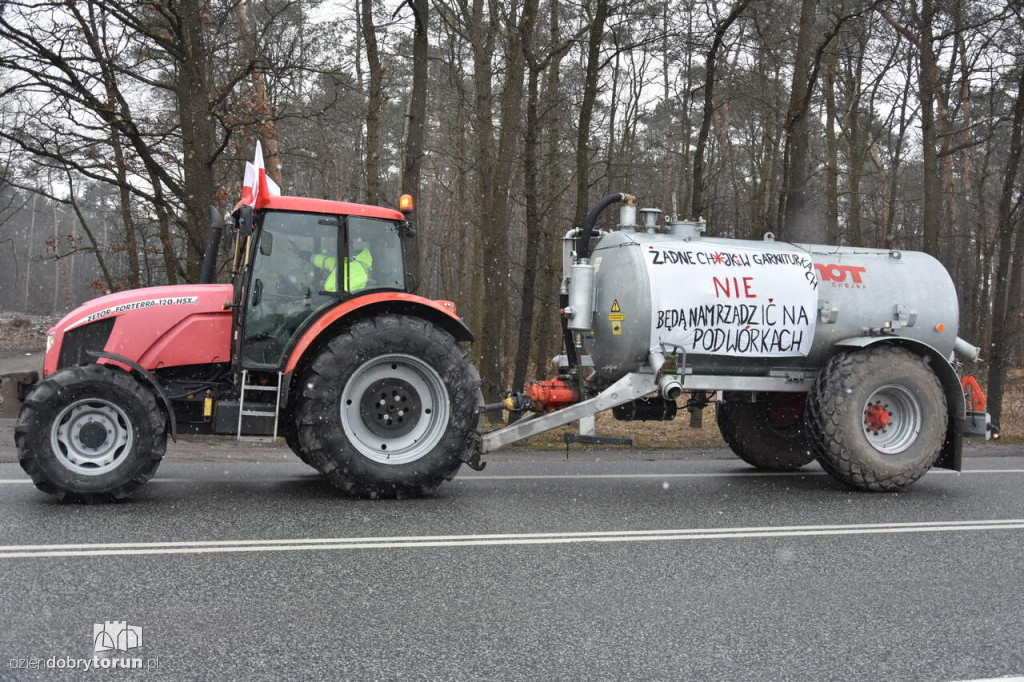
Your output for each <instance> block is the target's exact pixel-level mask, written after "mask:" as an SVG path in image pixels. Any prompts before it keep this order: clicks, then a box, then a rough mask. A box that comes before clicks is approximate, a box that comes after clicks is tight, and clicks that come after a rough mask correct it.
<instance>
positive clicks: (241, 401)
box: [237, 369, 281, 443]
mask: <svg viewBox="0 0 1024 682" xmlns="http://www.w3.org/2000/svg"><path fill="white" fill-rule="evenodd" d="M252 391H261V392H270V391H272V392H273V393H274V402H273V403H253V404H252V405H250V406H249V407H246V405H245V394H246V393H247V392H252ZM271 405H273V410H271V409H269V408H270V407H271ZM280 405H281V373H280V372H278V373H277V385H276V386H264V385H263V384H250V383H249V371H248V370H244V369H243V370H242V392H241V394H240V395H239V397H238V434H237V439H238V440H244V441H251V442H257V443H273V442H276V441H277V415H278V412H279V411H280ZM244 417H273V418H274V435H273V436H243V435H242V419H243V418H244Z"/></svg>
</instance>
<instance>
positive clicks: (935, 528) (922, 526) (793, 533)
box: [0, 519, 1024, 559]
mask: <svg viewBox="0 0 1024 682" xmlns="http://www.w3.org/2000/svg"><path fill="white" fill-rule="evenodd" d="M986 530H1024V519H1009V520H991V521H924V522H917V523H879V524H847V525H831V526H765V527H749V528H703V529H701V528H691V529H678V530H640V531H591V532H578V533H520V534H497V535H436V536H434V535H427V536H405V537H403V536H395V537H368V538H294V539H277V540H209V541H187V542H150V543H146V542H141V543H109V544H91V545H89V544H69V545H7V546H0V559H17V558H30V557H71V556H124V555H147V554H149V555H151V554H211V553H228V552H281V551H309V550H343V549H398V548H411V547H481V546H502V545H503V546H512V545H558V544H579V543H599V542H603V543H610V542H652V541H680V540H721V539H732V538H773V537H807V536H842V535H869V534H894V533H934V532H951V531H986Z"/></svg>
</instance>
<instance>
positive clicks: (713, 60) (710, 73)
mask: <svg viewBox="0 0 1024 682" xmlns="http://www.w3.org/2000/svg"><path fill="white" fill-rule="evenodd" d="M805 1H806V0H805ZM749 4H750V0H739V1H738V2H737V3H736V4H735V5H733V6H732V9H731V10H730V11H729V14H728V15H727V16H726V17H725V19H723V20H722V21H720V22H718V24H717V25H716V26H715V34H714V37H713V38H712V40H711V48H710V49H709V50H708V53H707V56H706V57H705V59H704V113H703V115H702V117H701V123H700V132H699V133H697V146H696V150H695V151H694V153H693V197H692V200H691V203H690V218H691V219H693V220H697V219H698V218H700V217H701V215H703V213H704V150H705V148H706V147H707V144H708V136H709V135H710V134H711V117H712V116H713V115H714V105H715V69H716V67H717V66H718V49H719V47H721V45H722V41H723V40H724V39H725V33H726V31H728V30H729V27H730V26H732V24H733V22H734V21H736V19H737V18H738V17H739V15H740V14H741V13H742V12H743V10H744V9H746V7H747V5H749Z"/></svg>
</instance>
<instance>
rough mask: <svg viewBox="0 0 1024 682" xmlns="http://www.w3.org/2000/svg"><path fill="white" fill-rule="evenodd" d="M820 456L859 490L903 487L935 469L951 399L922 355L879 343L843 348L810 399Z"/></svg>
mask: <svg viewBox="0 0 1024 682" xmlns="http://www.w3.org/2000/svg"><path fill="white" fill-rule="evenodd" d="M807 426H808V433H809V436H810V439H811V442H813V443H816V444H817V446H818V448H819V457H818V461H819V462H820V463H821V466H822V467H823V468H824V469H825V470H826V471H827V472H828V473H829V474H831V475H832V476H833V477H834V478H836V479H838V480H840V481H842V482H843V483H846V484H847V485H850V486H852V487H854V488H858V489H860V490H868V491H876V492H877V491H890V490H901V489H903V488H905V487H907V486H908V485H910V484H911V483H913V482H914V481H916V480H917V479H919V478H920V477H921V476H923V475H924V474H925V472H926V471H928V469H930V468H931V467H932V465H933V464H934V463H935V460H936V459H938V457H939V455H940V454H941V449H942V443H943V441H944V439H945V437H946V427H947V414H946V396H945V394H944V393H943V390H942V384H941V383H939V379H938V377H937V376H935V372H933V371H932V370H931V368H930V367H929V366H928V365H927V364H926V363H925V361H924V359H923V358H921V357H919V356H917V355H915V354H913V353H911V352H910V351H907V350H905V349H902V348H897V347H896V346H890V345H882V346H874V347H870V348H866V349H864V350H860V351H856V352H850V353H839V354H838V355H836V356H835V357H833V358H832V359H831V360H829V361H828V363H827V364H826V365H825V366H824V367H823V368H822V370H821V372H820V373H819V374H818V377H817V379H816V380H815V382H814V387H813V388H812V390H811V393H810V395H809V396H808V399H807Z"/></svg>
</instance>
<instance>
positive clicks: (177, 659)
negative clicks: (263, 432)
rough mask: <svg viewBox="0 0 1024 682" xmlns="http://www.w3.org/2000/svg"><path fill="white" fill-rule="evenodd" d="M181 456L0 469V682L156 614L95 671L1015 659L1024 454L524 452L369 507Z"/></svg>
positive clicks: (599, 668)
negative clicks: (879, 478) (851, 458)
mask: <svg viewBox="0 0 1024 682" xmlns="http://www.w3.org/2000/svg"><path fill="white" fill-rule="evenodd" d="M1001 452H1002V453H1009V454H1011V455H1024V448H1022V447H1021V446H1006V445H1004V446H1002V449H1001ZM174 453H175V450H174V448H171V450H170V456H169V458H168V459H167V460H166V461H165V462H164V464H163V466H162V467H161V469H160V471H159V472H158V474H157V478H156V479H155V480H154V481H153V482H151V483H150V484H149V485H148V486H147V487H146V488H144V489H142V490H141V491H140V492H139V493H138V494H137V495H136V496H135V498H134V499H133V500H132V501H130V502H128V503H124V504H118V505H108V506H99V507H83V506H75V505H64V504H59V503H56V502H53V501H52V500H51V499H50V498H49V497H47V496H45V495H43V494H41V493H39V492H37V491H36V490H35V489H34V488H33V487H32V485H31V484H30V483H28V482H27V479H25V478H24V475H23V474H22V472H21V470H20V469H19V467H18V466H17V464H13V463H6V464H0V535H2V537H0V593H2V594H3V595H4V603H5V606H4V613H5V616H4V620H6V621H7V622H6V623H5V627H3V628H2V629H0V652H2V653H3V655H4V659H5V660H4V666H5V667H4V668H3V669H0V678H3V679H8V678H10V679H71V678H72V677H75V678H76V679H77V678H78V677H80V676H81V673H79V674H75V673H71V672H68V671H41V670H35V671H33V670H22V669H17V668H13V669H12V668H10V660H15V661H16V665H20V663H17V661H25V664H26V665H28V664H29V663H28V662H29V661H31V659H33V658H34V659H37V660H38V663H37V665H43V666H45V665H46V659H48V658H50V657H54V659H56V658H64V659H67V658H70V659H76V658H91V656H92V634H93V625H94V623H100V624H102V623H104V622H105V621H126V622H127V624H129V625H133V626H139V627H142V628H143V630H144V638H143V645H142V646H141V647H139V648H138V649H134V650H132V653H131V655H132V656H139V657H142V659H143V663H144V664H145V665H147V666H152V668H153V669H151V670H148V671H146V670H142V671H138V670H131V671H113V670H96V671H92V673H90V674H93V673H94V674H95V676H99V677H100V678H105V677H110V678H129V677H133V676H139V675H141V676H144V677H145V679H245V680H256V679H268V680H292V679H294V680H315V679H324V680H337V679H360V680H362V679H383V678H388V679H395V678H401V679H408V678H413V679H459V680H463V679H484V678H486V679H622V678H631V679H674V680H679V679H721V680H766V679H771V680H775V679H778V680H781V679H786V680H821V679H830V680H877V679H887V680H965V679H977V678H991V677H997V676H1003V675H1012V674H1016V675H1020V674H1022V673H1024V646H1022V642H1024V571H1022V568H1021V567H1022V564H1024V456H1004V457H995V458H988V457H972V458H969V459H968V460H967V466H968V470H967V472H966V473H964V474H960V475H957V474H954V473H950V472H940V471H934V472H932V473H930V474H928V475H927V476H926V477H925V478H924V479H922V480H921V481H920V482H919V483H917V484H916V485H915V486H914V487H913V488H911V489H910V490H909V491H907V492H905V493H901V494H864V493H857V492H852V491H849V490H847V489H845V488H843V487H841V486H840V485H838V484H836V483H834V482H833V481H831V479H829V478H828V477H827V476H825V475H824V474H823V473H822V472H821V471H820V469H817V468H816V467H808V470H807V471H806V472H802V473H798V474H793V475H759V474H757V473H755V472H752V470H750V469H749V468H747V467H746V466H745V465H743V464H742V463H741V462H739V461H738V460H734V459H715V458H711V459H707V458H703V457H702V458H699V459H692V458H691V459H685V460H679V459H664V458H663V459H659V460H658V461H642V460H641V459H640V458H639V457H637V456H636V455H635V453H634V455H633V456H632V457H633V458H629V456H628V455H624V454H623V453H616V452H612V451H598V452H595V453H590V454H586V453H573V455H572V458H571V459H569V460H568V461H567V460H566V459H565V455H564V453H525V454H518V455H512V456H510V457H508V458H505V459H503V458H502V457H500V456H495V457H494V458H493V459H492V462H491V464H490V465H489V466H488V468H487V469H486V470H485V471H484V472H482V473H475V472H466V473H464V474H461V475H460V476H459V477H458V478H457V479H456V480H455V481H454V482H452V483H449V484H446V485H445V486H443V487H442V488H441V489H440V491H439V492H438V493H437V494H436V495H435V496H433V497H430V498H428V499H421V500H407V501H393V500H378V501H369V500H353V499H347V498H344V497H340V496H338V495H337V494H336V493H335V492H334V491H333V490H332V489H331V488H330V487H329V486H328V485H327V484H326V483H325V482H324V481H322V480H321V479H320V478H319V477H318V476H317V475H316V474H315V473H314V472H312V470H310V469H308V468H306V467H305V466H304V465H302V464H301V463H299V462H298V461H297V460H294V461H293V460H292V459H289V458H283V457H280V454H281V453H280V448H269V449H267V451H266V452H265V456H263V457H260V456H258V454H257V455H251V456H249V457H247V458H246V459H247V460H248V461H238V460H234V459H233V460H227V459H225V458H224V457H223V456H221V455H218V456H216V457H211V458H209V459H210V461H181V460H177V459H175V456H174ZM705 454H706V455H707V456H710V457H723V456H724V453H722V452H711V453H705ZM260 459H263V460H264V461H254V460H260ZM992 521H1000V523H991V522H992ZM973 522H985V523H973ZM851 525H852V526H855V527H850V526H851ZM793 527H796V528H793ZM651 531H655V532H653V533H652V532H651ZM133 543H134V544H133ZM111 544H114V545H117V546H113V547H111V546H104V545H111ZM119 655H122V654H119ZM123 655H127V654H123Z"/></svg>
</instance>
